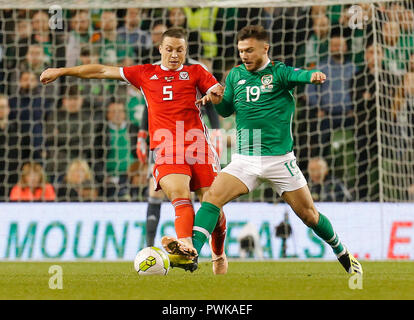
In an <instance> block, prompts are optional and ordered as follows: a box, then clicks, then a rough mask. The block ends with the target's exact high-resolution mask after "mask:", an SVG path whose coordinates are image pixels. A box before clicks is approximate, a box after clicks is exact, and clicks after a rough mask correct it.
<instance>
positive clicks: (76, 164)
mask: <svg viewBox="0 0 414 320" xmlns="http://www.w3.org/2000/svg"><path fill="white" fill-rule="evenodd" d="M79 169H82V170H83V171H84V172H85V180H89V181H91V180H92V171H91V168H90V167H89V165H88V163H87V162H86V161H85V160H83V159H75V160H73V161H72V162H71V163H70V164H69V165H68V168H67V169H66V176H65V180H66V182H67V183H72V181H71V178H70V177H71V176H72V172H74V171H75V170H79Z"/></svg>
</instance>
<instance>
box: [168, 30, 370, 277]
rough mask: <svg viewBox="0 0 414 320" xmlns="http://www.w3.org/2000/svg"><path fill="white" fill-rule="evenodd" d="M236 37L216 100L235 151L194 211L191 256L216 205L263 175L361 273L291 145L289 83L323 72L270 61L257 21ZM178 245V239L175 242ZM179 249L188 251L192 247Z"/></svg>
mask: <svg viewBox="0 0 414 320" xmlns="http://www.w3.org/2000/svg"><path fill="white" fill-rule="evenodd" d="M237 40H238V44H237V46H238V50H239V54H240V58H241V60H242V62H243V63H242V64H241V65H239V66H236V67H234V68H233V69H232V70H231V71H230V73H229V75H228V76H227V79H226V87H225V91H224V96H223V98H222V99H221V102H220V103H219V104H216V105H215V107H216V110H217V112H218V113H219V114H220V115H221V116H223V117H228V116H230V115H231V114H233V113H235V114H236V126H237V136H238V145H237V153H235V154H233V156H232V160H231V162H230V163H229V164H228V165H227V166H226V167H225V168H224V169H223V170H222V171H221V172H220V173H219V175H218V176H217V177H216V179H215V180H214V182H213V184H212V186H211V187H210V189H209V190H208V191H207V193H206V194H205V196H204V198H203V202H202V205H201V208H200V209H199V210H198V212H197V214H196V217H195V221H194V227H193V245H194V249H195V250H193V251H192V252H193V253H194V255H193V256H194V257H197V255H198V253H199V252H200V250H201V248H202V246H203V245H204V243H205V241H206V240H207V239H208V238H209V237H210V235H211V232H212V231H213V229H214V227H215V225H216V223H217V219H218V217H219V215H220V208H222V207H223V206H224V205H225V204H226V203H228V202H229V201H231V200H233V199H235V198H237V197H239V196H241V195H243V194H246V193H248V192H250V191H252V190H254V189H255V188H256V187H257V186H258V185H259V184H260V182H261V181H262V180H263V179H266V180H268V181H270V182H271V183H272V184H273V186H274V188H275V189H276V191H277V192H278V193H279V194H280V195H281V197H282V198H283V200H284V201H285V202H286V203H288V204H289V205H290V206H291V208H292V209H293V211H294V212H295V213H296V214H297V215H298V217H299V218H300V219H301V220H302V221H303V223H304V224H305V225H306V226H308V227H310V228H312V230H313V231H314V232H315V233H316V234H317V235H318V236H319V237H320V238H321V239H323V240H324V241H325V242H326V243H328V244H329V245H330V246H331V247H332V249H333V251H334V253H335V254H336V256H337V257H338V260H339V262H340V263H341V264H342V266H343V267H344V268H345V270H346V271H347V272H348V273H350V274H355V273H360V274H362V267H361V264H360V263H359V262H358V261H357V260H356V259H355V258H354V257H353V256H352V255H351V254H350V253H349V252H348V250H347V249H346V248H345V247H344V246H343V244H342V243H341V241H340V240H339V238H338V235H337V234H336V233H335V231H334V229H333V228H332V225H331V223H330V222H329V220H328V218H327V217H326V216H324V215H323V214H321V213H320V212H318V210H317V209H316V208H315V205H314V203H313V200H312V196H311V194H310V192H309V188H308V186H307V181H306V179H305V177H304V176H303V174H302V172H301V170H300V169H299V167H298V166H297V164H296V158H295V155H294V153H293V151H292V150H293V137H292V130H291V129H292V120H293V114H294V111H295V99H294V97H293V89H294V87H295V86H296V85H298V84H320V83H323V82H324V81H325V80H326V75H325V74H323V73H322V72H319V71H318V70H312V71H307V70H301V69H298V68H293V67H289V66H286V65H285V64H283V63H281V62H278V61H270V59H269V57H268V51H269V38H268V35H267V32H266V31H265V30H264V29H263V28H262V27H261V26H247V27H245V28H243V29H242V30H240V32H239V33H238V37H237ZM207 101H209V98H208V97H207V96H205V97H203V98H202V99H200V100H199V102H200V103H202V104H204V103H206V102H207ZM183 245H184V244H182V243H179V242H177V246H178V247H180V246H183ZM166 249H167V248H166ZM183 249H184V250H183V252H186V253H187V256H188V252H189V250H190V249H193V248H188V247H186V248H183ZM167 250H168V249H167ZM217 259H220V260H221V266H220V268H222V272H220V273H221V274H222V273H225V271H227V267H228V263H227V259H226V256H225V254H224V253H223V254H222V255H221V256H220V257H218V258H217Z"/></svg>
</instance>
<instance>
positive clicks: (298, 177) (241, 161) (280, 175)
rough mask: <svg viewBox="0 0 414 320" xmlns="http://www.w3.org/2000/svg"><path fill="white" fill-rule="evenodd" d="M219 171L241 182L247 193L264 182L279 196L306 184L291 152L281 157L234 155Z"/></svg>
mask: <svg viewBox="0 0 414 320" xmlns="http://www.w3.org/2000/svg"><path fill="white" fill-rule="evenodd" d="M221 171H222V172H225V173H228V174H231V175H232V176H235V177H236V178H238V179H239V180H241V181H242V182H243V183H244V184H245V185H246V186H247V188H248V189H249V191H253V190H254V189H256V188H257V187H258V186H259V185H260V184H261V183H262V182H264V181H269V182H270V183H271V185H272V186H273V188H274V189H275V191H276V192H277V193H278V194H279V195H282V193H283V192H285V191H294V190H297V189H300V188H302V187H304V186H305V185H306V184H307V181H306V179H305V177H304V176H303V173H302V171H301V170H300V168H299V167H298V165H297V164H296V157H295V155H294V153H293V152H289V153H287V154H285V155H282V156H246V155H241V154H237V153H235V154H233V155H232V157H231V161H230V163H229V164H228V165H227V166H226V167H225V168H224V169H222V170H221Z"/></svg>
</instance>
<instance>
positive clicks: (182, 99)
mask: <svg viewBox="0 0 414 320" xmlns="http://www.w3.org/2000/svg"><path fill="white" fill-rule="evenodd" d="M187 46H188V43H187V39H186V32H185V31H184V30H183V29H181V28H171V29H169V30H167V31H166V32H165V33H164V34H163V36H162V42H161V45H160V48H159V50H160V54H161V65H152V64H144V65H135V66H130V67H121V68H119V67H113V66H104V65H100V64H91V65H82V66H76V67H71V68H49V69H47V70H45V71H44V72H43V73H42V74H41V76H40V81H41V82H42V83H43V84H48V83H50V82H52V81H54V80H56V79H57V78H58V77H60V76H74V77H79V78H86V79H92V78H94V79H115V80H121V81H126V82H127V83H129V84H132V85H133V86H135V87H136V88H138V89H140V90H141V91H142V93H143V94H144V96H145V99H146V102H147V106H148V131H149V135H150V149H151V150H154V153H155V155H156V159H155V166H154V172H153V176H154V179H155V185H156V188H157V189H162V190H163V191H164V193H165V194H166V196H167V197H168V199H169V200H170V201H171V203H172V204H173V206H174V209H175V215H176V217H175V230H176V233H177V238H178V239H179V240H180V241H182V243H183V244H185V246H184V247H187V248H188V247H189V248H190V250H191V248H192V242H191V241H192V240H191V238H192V229H193V222H194V208H193V205H192V202H191V191H194V192H195V193H196V194H197V195H198V197H199V199H200V202H201V201H202V198H203V195H204V194H205V192H206V191H207V190H208V188H209V187H210V185H211V184H212V183H213V180H214V178H215V177H216V176H217V172H218V171H219V169H220V167H219V166H220V164H219V161H218V157H217V155H216V153H215V150H214V148H213V147H212V146H211V145H210V142H209V139H208V133H207V128H206V126H205V125H204V123H203V121H202V120H201V116H200V106H199V105H197V104H196V101H199V98H200V97H201V95H203V94H207V95H208V96H209V98H210V99H211V101H212V102H213V103H214V102H218V101H219V100H220V98H221V96H222V95H223V91H224V88H223V87H222V86H221V85H220V84H219V83H218V81H217V80H216V79H215V78H214V77H213V76H212V75H211V74H210V73H209V72H207V71H206V70H205V69H204V68H203V67H202V66H200V65H188V66H187V65H184V61H185V58H186V53H187ZM225 232H226V222H225V216H224V214H223V213H221V218H220V219H219V221H218V222H217V227H216V230H215V231H214V232H213V233H212V239H211V240H212V258H213V259H212V260H213V271H214V273H215V274H223V273H226V272H227V258H226V255H225V253H224V238H225ZM162 242H163V246H164V247H165V248H166V250H167V251H168V252H169V253H171V255H170V260H171V262H172V265H173V266H174V264H175V265H176V266H179V267H183V268H184V269H186V270H190V271H194V270H195V269H196V268H197V261H196V260H194V261H193V260H188V261H183V258H182V256H179V255H175V253H178V252H181V251H180V250H179V249H181V248H174V247H170V246H169V244H170V242H169V237H164V238H163V239H162ZM178 243H180V242H178ZM173 244H174V246H175V245H177V242H174V243H173ZM194 251H195V249H194ZM175 261H176V262H175Z"/></svg>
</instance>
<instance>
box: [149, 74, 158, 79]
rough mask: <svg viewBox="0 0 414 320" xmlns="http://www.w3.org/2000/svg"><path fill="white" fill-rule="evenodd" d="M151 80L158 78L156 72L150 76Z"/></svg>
mask: <svg viewBox="0 0 414 320" xmlns="http://www.w3.org/2000/svg"><path fill="white" fill-rule="evenodd" d="M150 80H158V77H157V75H156V74H154V75H153V76H152V77H151V78H150Z"/></svg>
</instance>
